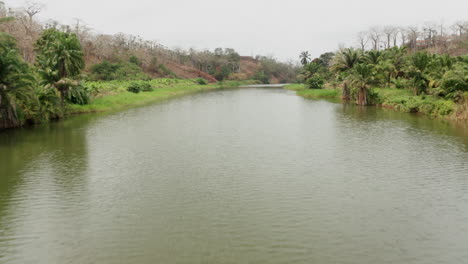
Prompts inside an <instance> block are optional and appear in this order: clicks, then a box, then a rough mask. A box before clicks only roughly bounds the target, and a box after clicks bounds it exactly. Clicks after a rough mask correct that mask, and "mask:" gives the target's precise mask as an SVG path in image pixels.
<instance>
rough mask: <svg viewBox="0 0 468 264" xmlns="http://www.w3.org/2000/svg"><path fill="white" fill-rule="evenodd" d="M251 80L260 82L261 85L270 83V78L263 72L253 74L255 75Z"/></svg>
mask: <svg viewBox="0 0 468 264" xmlns="http://www.w3.org/2000/svg"><path fill="white" fill-rule="evenodd" d="M253 79H254V80H257V81H260V82H262V83H263V84H269V83H270V78H269V77H268V75H266V74H265V72H264V71H259V72H257V73H255V75H254V76H253Z"/></svg>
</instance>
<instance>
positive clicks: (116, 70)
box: [90, 61, 151, 81]
mask: <svg viewBox="0 0 468 264" xmlns="http://www.w3.org/2000/svg"><path fill="white" fill-rule="evenodd" d="M91 73H92V74H91V76H90V79H91V80H104V81H110V80H149V79H151V78H150V77H149V76H148V75H146V74H145V73H144V72H143V70H142V69H141V67H140V66H138V65H137V64H134V63H131V62H126V61H121V62H118V63H110V62H108V61H104V62H102V63H98V64H95V65H93V66H91Z"/></svg>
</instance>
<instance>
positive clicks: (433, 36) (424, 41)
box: [356, 21, 468, 53]
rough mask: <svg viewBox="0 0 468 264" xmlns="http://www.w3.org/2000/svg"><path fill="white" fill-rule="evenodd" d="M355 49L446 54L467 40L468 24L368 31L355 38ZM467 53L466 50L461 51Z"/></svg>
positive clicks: (459, 23)
mask: <svg viewBox="0 0 468 264" xmlns="http://www.w3.org/2000/svg"><path fill="white" fill-rule="evenodd" d="M356 39H357V45H358V47H359V48H360V49H361V50H362V51H365V50H369V49H371V50H382V49H389V48H392V47H398V46H400V47H401V46H406V47H408V48H409V49H410V50H411V51H417V50H421V49H427V48H430V49H432V52H436V53H447V52H451V51H452V50H458V49H459V48H460V43H463V41H466V40H467V39H468V22H467V21H457V22H456V23H454V24H453V25H451V26H450V27H448V28H447V27H446V26H445V25H443V24H437V23H425V24H424V25H422V26H409V27H394V26H385V27H372V28H370V29H369V30H368V31H362V32H359V33H358V34H357V37H356ZM462 48H463V51H458V52H467V50H468V47H462Z"/></svg>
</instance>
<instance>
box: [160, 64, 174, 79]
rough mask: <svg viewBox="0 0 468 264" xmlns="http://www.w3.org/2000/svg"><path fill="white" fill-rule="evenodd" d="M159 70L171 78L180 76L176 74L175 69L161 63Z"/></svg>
mask: <svg viewBox="0 0 468 264" xmlns="http://www.w3.org/2000/svg"><path fill="white" fill-rule="evenodd" d="M158 72H160V73H162V74H164V75H165V76H167V77H170V78H178V76H177V74H175V73H174V72H173V71H171V70H170V69H168V68H167V67H166V66H164V64H159V70H158Z"/></svg>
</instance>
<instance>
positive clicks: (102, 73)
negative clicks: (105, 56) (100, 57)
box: [91, 61, 120, 81]
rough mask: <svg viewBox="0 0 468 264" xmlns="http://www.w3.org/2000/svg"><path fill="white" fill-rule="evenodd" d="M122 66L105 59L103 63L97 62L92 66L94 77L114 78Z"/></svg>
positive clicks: (96, 78)
mask: <svg viewBox="0 0 468 264" xmlns="http://www.w3.org/2000/svg"><path fill="white" fill-rule="evenodd" d="M119 68H120V65H119V64H117V63H110V62H108V61H103V62H102V63H97V64H94V65H93V66H91V73H92V74H93V77H92V79H94V80H105V81H108V80H113V79H114V78H116V77H117V76H115V72H116V71H117V69H119Z"/></svg>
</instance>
